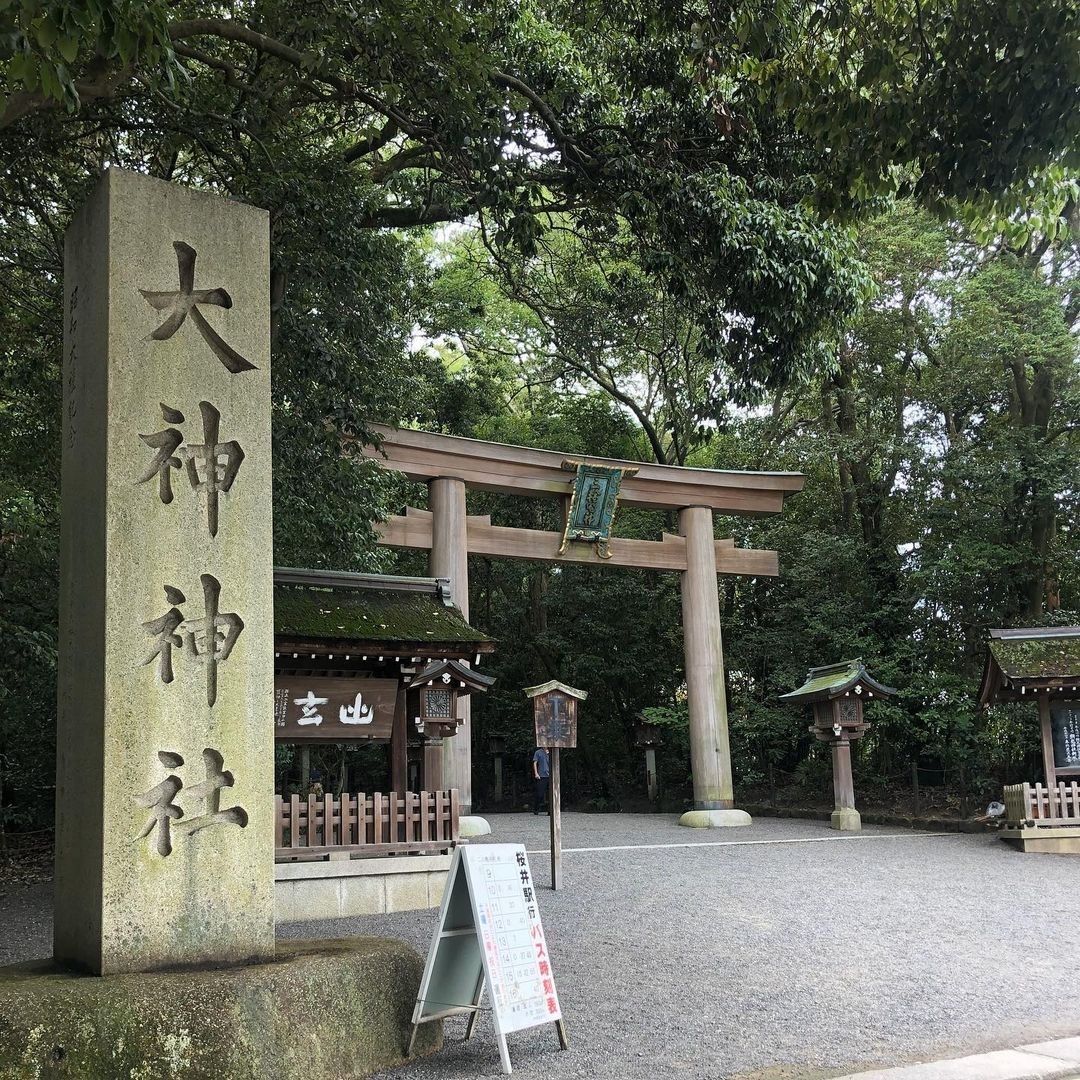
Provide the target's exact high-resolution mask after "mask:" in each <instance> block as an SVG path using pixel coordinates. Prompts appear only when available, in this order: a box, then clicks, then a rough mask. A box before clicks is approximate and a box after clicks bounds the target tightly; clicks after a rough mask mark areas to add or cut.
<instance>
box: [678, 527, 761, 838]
mask: <svg viewBox="0 0 1080 1080" xmlns="http://www.w3.org/2000/svg"><path fill="white" fill-rule="evenodd" d="M679 532H680V533H681V534H682V535H683V536H684V537H685V538H686V569H685V570H684V571H683V573H682V619H683V650H684V658H685V665H686V697H687V706H688V711H689V713H690V764H691V769H692V771H693V780H694V809H693V810H692V811H690V812H689V813H687V814H684V815H683V817H682V819H681V821H680V824H682V825H688V826H694V827H708V826H710V825H746V824H749V823H750V816H749V815H748V814H746V813H744V812H743V811H741V810H733V809H732V807H733V806H734V802H735V797H734V792H733V790H732V782H731V747H730V743H729V739H728V719H727V694H726V693H725V688H724V648H723V641H722V638H721V630H720V597H719V592H718V589H717V582H716V547H715V538H714V536H713V513H712V510H711V509H710V508H709V507H707V506H690V507H687V508H686V509H684V510H680V511H679Z"/></svg>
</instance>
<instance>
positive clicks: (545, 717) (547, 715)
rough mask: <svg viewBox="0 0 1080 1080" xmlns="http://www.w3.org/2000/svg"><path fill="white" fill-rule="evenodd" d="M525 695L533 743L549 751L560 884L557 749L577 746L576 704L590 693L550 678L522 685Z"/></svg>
mask: <svg viewBox="0 0 1080 1080" xmlns="http://www.w3.org/2000/svg"><path fill="white" fill-rule="evenodd" d="M525 696H526V697H529V698H532V702H533V723H534V724H535V727H536V745H537V746H540V747H543V748H544V749H545V750H547V751H548V754H549V755H550V758H551V769H550V780H549V783H550V792H551V793H550V798H549V800H548V805H549V806H550V807H551V887H552V888H553V889H558V888H559V886H560V885H561V884H562V782H561V778H560V775H559V751H560V750H573V749H574V748H575V747H576V746H577V704H578V702H579V701H584V700H585V699H586V698H587V697H588V696H589V695H588V694H587V693H586V692H585V691H584V690H575V689H574V687H572V686H567V685H566V684H565V683H561V682H559V681H558V680H557V679H552V680H550V681H549V682H546V683H541V684H540V685H539V686H527V687H525Z"/></svg>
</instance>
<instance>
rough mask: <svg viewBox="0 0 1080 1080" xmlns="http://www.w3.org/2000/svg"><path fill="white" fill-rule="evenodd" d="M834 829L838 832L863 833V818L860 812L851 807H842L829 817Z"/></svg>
mask: <svg viewBox="0 0 1080 1080" xmlns="http://www.w3.org/2000/svg"><path fill="white" fill-rule="evenodd" d="M829 822H830V824H831V826H832V828H834V829H836V830H837V831H838V832H862V817H861V816H860V815H859V811H858V810H854V809H852V808H851V807H850V806H842V807H840V809H839V810H834V811H833V812H832V813H831V814H830V815H829Z"/></svg>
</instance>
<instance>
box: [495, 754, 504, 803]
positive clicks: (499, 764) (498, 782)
mask: <svg viewBox="0 0 1080 1080" xmlns="http://www.w3.org/2000/svg"><path fill="white" fill-rule="evenodd" d="M502 798H503V759H502V754H496V755H495V801H496V802H497V803H501V802H502Z"/></svg>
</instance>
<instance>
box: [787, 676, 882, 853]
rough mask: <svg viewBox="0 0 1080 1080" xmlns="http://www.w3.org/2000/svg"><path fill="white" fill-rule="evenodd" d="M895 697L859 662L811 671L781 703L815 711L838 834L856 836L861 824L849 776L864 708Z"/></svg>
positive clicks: (863, 726) (815, 731)
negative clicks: (827, 750)
mask: <svg viewBox="0 0 1080 1080" xmlns="http://www.w3.org/2000/svg"><path fill="white" fill-rule="evenodd" d="M895 694H896V691H895V690H893V689H892V688H891V687H888V686H883V685H882V684H881V683H879V682H877V681H876V680H874V679H872V678H871V677H870V675H869V674H868V673H867V671H866V666H865V665H864V664H863V662H862V661H861V660H844V661H842V662H841V663H839V664H829V665H827V666H825V667H816V668H811V669H810V671H809V672H808V674H807V676H806V682H804V683H803V685H802V686H800V687H799V688H798V690H793V691H792V692H791V693H790V694H783V695H781V697H780V700H781V701H791V702H798V703H805V704H807V705H813V707H814V722H813V724H812V725H811V726H810V733H811V734H812V735H814V736H815V737H816V738H817V739H819V740H820V741H821V742H824V743H828V744H829V746H830V747H831V748H832V766H833V795H834V803H835V809H834V810H833V812H832V819H831V820H832V827H833V828H834V829H838V830H840V831H841V832H858V831H859V830H860V829H861V828H862V819H861V818H860V816H859V811H858V810H856V809H855V785H854V781H853V780H852V775H851V744H852V742H853V741H854V740H855V739H860V738H862V736H863V733H864V732H865V731H866V721H865V720H864V719H863V703H864V702H865V701H867V700H868V699H870V698H875V697H879V698H883V697H892V696H893V695H895Z"/></svg>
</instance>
